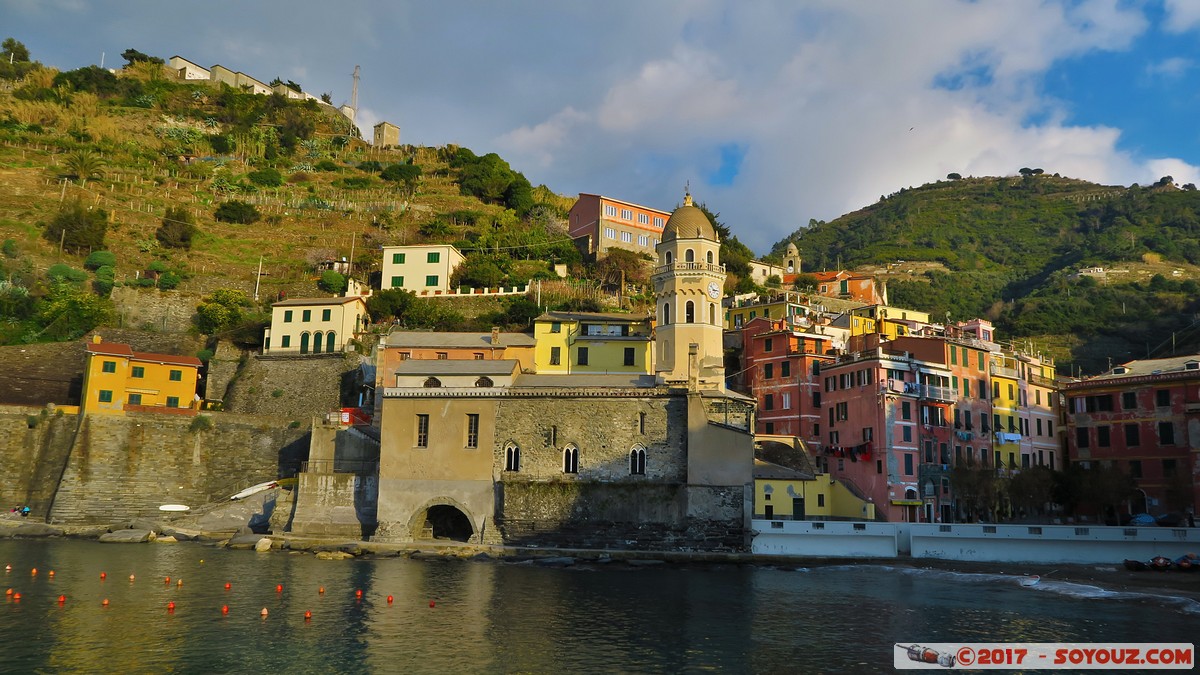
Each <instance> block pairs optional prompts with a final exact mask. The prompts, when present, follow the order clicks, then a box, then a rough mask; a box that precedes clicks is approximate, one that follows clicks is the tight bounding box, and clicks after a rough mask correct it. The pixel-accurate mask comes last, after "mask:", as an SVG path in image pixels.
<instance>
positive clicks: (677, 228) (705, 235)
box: [662, 194, 718, 241]
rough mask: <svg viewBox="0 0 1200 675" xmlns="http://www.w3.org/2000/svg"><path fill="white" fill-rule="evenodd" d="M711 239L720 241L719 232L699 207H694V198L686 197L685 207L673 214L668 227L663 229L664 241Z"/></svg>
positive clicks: (684, 199)
mask: <svg viewBox="0 0 1200 675" xmlns="http://www.w3.org/2000/svg"><path fill="white" fill-rule="evenodd" d="M672 239H710V240H712V241H718V239H717V231H716V230H715V229H713V225H712V223H711V222H709V220H708V216H706V215H704V212H703V211H701V210H700V209H699V208H698V207H696V206H693V205H692V196H691V195H690V194H689V195H684V197H683V206H681V207H679V208H677V209H675V210H674V211H673V212H672V213H671V218H670V219H669V220H667V226H666V227H664V228H663V233H662V240H663V241H670V240H672Z"/></svg>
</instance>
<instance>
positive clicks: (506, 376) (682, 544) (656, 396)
mask: <svg viewBox="0 0 1200 675" xmlns="http://www.w3.org/2000/svg"><path fill="white" fill-rule="evenodd" d="M656 253H657V257H658V260H657V265H656V267H655V268H654V272H653V275H652V283H653V287H654V293H655V301H656V320H657V327H656V329H655V339H654V347H653V354H654V370H653V373H654V374H653V375H649V374H642V373H622V374H596V373H584V374H557V373H556V374H530V373H523V372H522V371H521V368H520V367H519V364H518V363H517V362H516V361H504V360H498V361H478V360H463V361H453V360H435V361H419V360H408V361H402V362H400V363H399V364H397V365H396V366H395V369H394V370H393V371H392V372H388V373H382V374H381V379H382V383H383V385H384V386H383V389H382V392H381V393H382V406H381V419H380V436H381V440H380V464H379V494H378V522H379V528H378V530H377V532H376V535H375V537H374V538H375V539H376V540H382V541H394V542H411V541H418V540H428V539H451V540H458V541H463V542H472V543H482V544H504V545H518V546H519V545H537V546H543V547H548V546H549V547H554V546H556V547H564V548H568V547H569V548H602V549H661V550H722V551H736V550H744V549H746V548H747V547H748V546H747V544H748V542H747V537H748V533H749V529H750V528H749V519H750V515H751V513H752V510H753V508H752V485H753V477H752V471H753V465H754V450H753V445H754V444H753V435H752V430H753V428H754V412H755V411H754V401H753V399H751V398H748V397H746V396H743V395H740V394H737V393H735V392H732V391H729V390H728V389H726V387H725V370H724V358H723V350H722V321H723V316H722V312H721V305H720V303H721V296H722V294H723V288H724V283H725V276H726V274H725V269H724V266H723V265H722V264H721V262H720V241H719V239H718V237H717V233H716V231H715V230H714V228H713V226H712V224H711V223H710V222H709V220H708V218H707V217H706V216H705V215H704V213H703V212H702V211H701V210H700V209H699V208H697V207H696V206H694V205H693V204H692V200H691V196H690V195H687V196H685V200H684V205H683V206H681V207H679V208H677V209H676V210H675V211H674V212H673V213H672V214H671V216H670V219H669V220H668V221H667V224H666V226H665V227H664V229H663V236H662V241H661V242H660V243H659V244H658V246H657V247H656Z"/></svg>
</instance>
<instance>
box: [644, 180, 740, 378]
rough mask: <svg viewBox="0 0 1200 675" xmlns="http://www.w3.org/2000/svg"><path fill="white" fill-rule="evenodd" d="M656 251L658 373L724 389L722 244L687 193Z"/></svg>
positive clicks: (723, 277)
mask: <svg viewBox="0 0 1200 675" xmlns="http://www.w3.org/2000/svg"><path fill="white" fill-rule="evenodd" d="M655 250H656V252H657V253H658V266H657V267H655V268H654V275H653V276H652V278H651V280H652V282H653V284H654V299H655V306H656V313H657V328H656V331H655V345H654V356H655V367H654V369H655V374H656V375H657V377H658V380H659V382H661V383H664V384H672V383H674V384H684V383H686V384H687V385H688V387H689V388H703V389H722V390H723V389H724V388H725V350H724V347H723V343H722V336H723V333H724V314H725V313H724V312H723V311H722V309H721V297H722V296H723V295H724V288H725V266H724V265H722V264H721V260H720V253H721V241H720V240H719V239H718V238H717V232H716V230H715V229H714V228H713V226H712V223H711V222H709V220H708V216H705V215H704V212H703V211H701V210H700V209H699V208H697V207H696V206H694V205H693V204H692V196H691V195H690V194H684V198H683V206H681V207H679V208H677V209H675V211H674V212H672V213H671V218H670V219H669V220H667V224H666V227H664V228H663V234H662V241H661V242H660V243H659V244H658V246H657V247H655Z"/></svg>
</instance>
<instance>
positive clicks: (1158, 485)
mask: <svg viewBox="0 0 1200 675" xmlns="http://www.w3.org/2000/svg"><path fill="white" fill-rule="evenodd" d="M1063 389H1064V393H1065V394H1066V396H1067V397H1068V400H1067V447H1068V453H1069V457H1070V459H1071V461H1072V462H1086V463H1091V462H1101V463H1111V464H1112V465H1115V466H1116V467H1117V468H1119V469H1121V470H1122V471H1124V472H1126V473H1127V474H1129V475H1130V476H1132V477H1133V479H1134V481H1135V482H1136V484H1137V487H1138V490H1139V493H1140V494H1139V495H1138V497H1137V498H1135V499H1134V500H1133V502H1132V503H1131V504H1129V510H1130V513H1150V514H1153V515H1161V514H1164V513H1170V512H1173V511H1174V512H1192V513H1194V512H1195V510H1196V509H1197V508H1200V501H1198V497H1200V495H1198V493H1197V490H1196V483H1197V479H1198V477H1200V462H1198V461H1197V453H1198V452H1200V355H1191V356H1184V357H1175V358H1166V359H1146V360H1140V361H1131V362H1129V363H1126V364H1124V365H1121V366H1117V367H1116V368H1113V369H1112V370H1111V371H1109V372H1108V373H1105V374H1103V375H1098V376H1096V377H1092V378H1088V379H1086V380H1083V381H1080V382H1071V383H1068V384H1066V385H1065V386H1064V388H1063Z"/></svg>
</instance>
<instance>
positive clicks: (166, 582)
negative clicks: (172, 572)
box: [163, 577, 171, 584]
mask: <svg viewBox="0 0 1200 675" xmlns="http://www.w3.org/2000/svg"><path fill="white" fill-rule="evenodd" d="M163 583H164V584H169V583H171V577H167V578H166V579H164V580H163Z"/></svg>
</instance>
